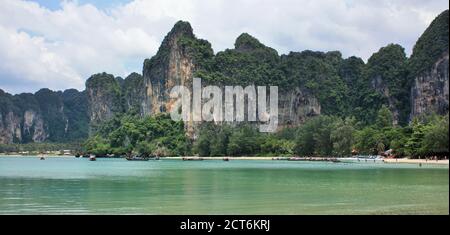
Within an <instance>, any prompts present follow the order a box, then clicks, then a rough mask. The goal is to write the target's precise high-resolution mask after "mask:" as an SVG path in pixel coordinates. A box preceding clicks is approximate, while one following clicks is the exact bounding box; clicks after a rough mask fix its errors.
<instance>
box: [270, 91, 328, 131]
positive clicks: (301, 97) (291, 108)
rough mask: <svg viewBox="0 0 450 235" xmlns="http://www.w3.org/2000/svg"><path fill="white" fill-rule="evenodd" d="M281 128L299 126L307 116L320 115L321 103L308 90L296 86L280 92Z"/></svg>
mask: <svg viewBox="0 0 450 235" xmlns="http://www.w3.org/2000/svg"><path fill="white" fill-rule="evenodd" d="M278 103H279V105H278V106H279V110H278V112H279V114H278V116H279V122H280V126H279V127H280V128H285V127H293V126H298V125H300V124H302V123H303V122H305V121H306V119H307V118H311V117H314V116H318V115H320V103H319V101H318V100H317V98H315V97H314V96H313V95H311V94H310V93H309V92H308V91H306V90H304V89H300V88H295V89H293V90H290V91H288V92H283V93H282V94H279V100H278Z"/></svg>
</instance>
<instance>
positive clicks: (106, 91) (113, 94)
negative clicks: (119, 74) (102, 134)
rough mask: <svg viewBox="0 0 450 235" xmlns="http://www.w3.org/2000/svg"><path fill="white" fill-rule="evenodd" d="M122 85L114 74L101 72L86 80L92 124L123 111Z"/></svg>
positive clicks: (93, 126)
mask: <svg viewBox="0 0 450 235" xmlns="http://www.w3.org/2000/svg"><path fill="white" fill-rule="evenodd" d="M121 94H122V92H121V86H120V83H119V80H118V79H116V78H115V77H114V76H113V75H111V74H107V73H100V74H95V75H93V76H91V77H90V78H89V79H88V80H87V81H86V95H87V100H88V113H89V122H90V126H91V127H92V128H94V129H95V126H96V125H98V124H99V123H101V122H103V121H106V120H109V119H111V118H112V117H113V116H114V114H116V113H120V112H122V111H123V105H122V98H121Z"/></svg>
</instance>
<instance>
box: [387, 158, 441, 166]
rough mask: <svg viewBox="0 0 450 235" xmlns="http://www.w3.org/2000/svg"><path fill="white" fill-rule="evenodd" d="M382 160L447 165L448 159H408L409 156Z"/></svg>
mask: <svg viewBox="0 0 450 235" xmlns="http://www.w3.org/2000/svg"><path fill="white" fill-rule="evenodd" d="M384 162H386V163H415V164H419V163H422V164H439V165H448V164H449V161H448V160H426V159H409V158H397V159H392V158H385V159H384Z"/></svg>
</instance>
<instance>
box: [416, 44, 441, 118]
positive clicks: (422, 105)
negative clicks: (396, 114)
mask: <svg viewBox="0 0 450 235" xmlns="http://www.w3.org/2000/svg"><path fill="white" fill-rule="evenodd" d="M448 66H449V53H448V51H447V52H445V53H444V54H443V55H442V57H441V58H439V59H438V60H437V61H436V63H435V64H434V65H433V67H432V68H431V69H430V70H429V71H427V72H423V73H421V74H420V75H418V76H417V77H416V78H415V80H414V85H413V87H412V88H411V115H412V117H415V116H419V115H421V114H430V113H436V114H441V115H444V114H447V113H448V111H449V94H448V93H449V84H448V75H449V70H448Z"/></svg>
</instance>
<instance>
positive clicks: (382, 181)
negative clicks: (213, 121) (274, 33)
mask: <svg viewBox="0 0 450 235" xmlns="http://www.w3.org/2000/svg"><path fill="white" fill-rule="evenodd" d="M61 213H62V214H449V170H448V166H425V165H424V166H422V167H419V166H418V165H416V164H374V163H322V162H287V161H256V160H254V161H245V160H235V161H233V160H232V161H229V162H224V161H194V162H183V161H181V160H161V161H148V162H130V161H126V160H124V159H98V160H97V161H96V162H90V161H88V159H76V158H56V157H55V158H53V157H52V158H50V157H49V158H47V159H46V160H45V161H40V160H39V159H38V158H37V157H20V158H19V157H0V214H61Z"/></svg>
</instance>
